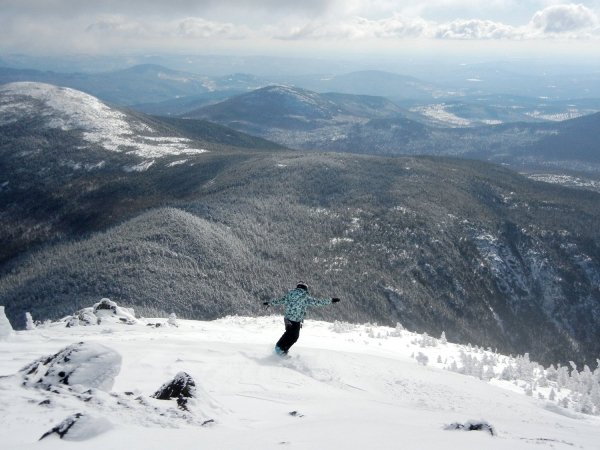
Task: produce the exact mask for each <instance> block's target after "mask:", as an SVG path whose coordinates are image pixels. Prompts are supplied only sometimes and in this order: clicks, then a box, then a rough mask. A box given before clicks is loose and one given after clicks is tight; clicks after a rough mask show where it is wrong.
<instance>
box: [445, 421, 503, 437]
mask: <svg viewBox="0 0 600 450" xmlns="http://www.w3.org/2000/svg"><path fill="white" fill-rule="evenodd" d="M444 429H445V430H464V431H487V432H488V433H490V434H491V435H492V436H494V435H495V434H496V432H495V431H494V427H492V426H491V425H490V424H489V423H487V422H484V421H471V420H470V421H468V422H465V423H458V422H454V423H451V424H450V425H446V426H445V427H444Z"/></svg>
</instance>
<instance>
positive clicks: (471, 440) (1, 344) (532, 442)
mask: <svg viewBox="0 0 600 450" xmlns="http://www.w3.org/2000/svg"><path fill="white" fill-rule="evenodd" d="M91 315H93V316H94V317H95V318H94V317H91ZM80 316H82V317H83V319H82V320H79V317H80ZM75 317H77V318H78V321H77V322H75V321H74V320H73V318H75ZM86 317H87V319H86ZM82 325H87V326H82ZM282 331H283V321H282V318H281V316H270V317H258V318H248V317H227V318H223V319H219V320H215V321H209V322H203V321H191V320H182V319H178V318H176V317H175V316H174V315H171V316H170V317H169V318H158V319H143V318H135V317H134V316H133V311H132V310H130V309H127V308H122V307H120V306H118V305H116V304H115V303H114V302H111V301H110V300H108V299H103V300H102V301H100V302H99V303H97V304H96V305H94V306H93V307H91V308H86V309H84V310H81V311H79V312H77V313H75V314H73V315H72V316H69V317H67V318H65V319H63V320H61V321H57V322H54V323H46V324H38V326H37V327H36V328H35V329H31V330H27V331H16V332H15V333H14V335H12V336H10V337H8V338H6V339H5V340H3V341H0V375H1V377H0V420H1V421H2V422H1V423H2V428H3V438H2V448H3V449H4V448H6V449H14V448H19V449H28V448H38V447H39V446H40V445H42V444H43V445H44V447H43V448H48V449H53V448H61V449H62V448H64V446H65V445H66V443H64V442H62V441H63V440H69V441H71V445H77V448H89V449H105V448H122V447H123V446H124V445H126V446H127V447H128V448H129V449H131V450H134V449H137V448H139V449H164V448H192V447H193V448H203V449H240V448H261V449H279V448H282V447H283V448H286V447H290V448H299V449H331V448H344V449H361V450H363V449H365V448H378V449H397V448H406V449H444V448H448V449H450V448H452V449H456V448H460V449H461V450H469V449H473V450H475V449H477V450H479V449H482V448H485V449H506V448H511V449H539V448H555V449H561V448H565V449H566V448H582V449H597V448H598V429H599V428H598V427H599V426H600V417H598V416H596V415H594V414H599V413H600V410H599V409H598V408H599V407H600V406H598V405H600V403H598V404H596V403H594V402H595V401H596V400H598V399H596V398H595V397H594V395H596V396H598V395H600V394H599V391H598V386H599V385H600V369H596V370H595V371H594V372H592V371H591V370H590V369H587V368H584V370H582V371H581V372H577V371H576V370H574V369H573V368H571V370H570V371H569V370H568V369H567V368H565V367H558V368H555V367H552V368H549V369H546V370H545V369H543V368H542V367H541V366H539V365H537V364H536V363H534V362H532V361H530V360H529V358H528V357H527V355H524V356H521V357H517V358H512V357H508V356H504V355H499V354H497V353H495V352H493V351H492V350H491V349H487V350H484V349H482V348H477V347H472V346H468V345H467V346H465V345H457V344H452V343H449V342H448V341H447V339H446V337H445V334H444V333H442V332H441V335H440V337H439V338H435V337H432V336H428V335H426V334H417V333H413V332H410V331H407V330H405V329H404V328H403V327H402V326H401V325H400V324H398V325H397V326H396V327H395V328H390V327H382V326H377V325H374V324H364V325H356V324H350V323H345V322H335V323H327V322H320V321H313V320H307V321H306V322H305V324H304V327H303V329H302V332H301V336H300V340H299V341H298V343H297V344H296V345H295V346H294V347H292V349H291V351H290V357H289V358H283V359H282V358H281V357H279V356H276V355H274V354H273V345H274V342H276V340H277V339H278V338H279V336H280V334H281V333H282ZM71 356H73V357H71ZM36 364H37V365H36ZM94 367H95V368H96V369H97V370H92V368H94ZM33 369H35V370H33ZM30 372H31V373H30ZM69 373H73V374H74V375H72V376H68V374H69ZM25 377H29V379H28V380H26V379H25ZM37 379H43V380H44V381H43V382H42V383H36V382H35V380H37ZM65 380H66V381H65ZM169 380H171V381H169ZM24 381H26V382H25V383H24ZM27 381H30V382H27ZM38 384H40V386H37V385H38ZM111 386H112V388H111ZM594 386H595V387H594ZM101 388H102V389H101ZM103 389H104V390H103ZM586 389H589V391H590V392H591V395H587V396H584V394H583V392H584V391H585V390H586ZM594 389H595V390H594ZM163 394H164V395H163ZM584 397H585V398H584ZM42 437H44V439H43V441H42V442H41V443H38V440H39V439H40V438H42Z"/></svg>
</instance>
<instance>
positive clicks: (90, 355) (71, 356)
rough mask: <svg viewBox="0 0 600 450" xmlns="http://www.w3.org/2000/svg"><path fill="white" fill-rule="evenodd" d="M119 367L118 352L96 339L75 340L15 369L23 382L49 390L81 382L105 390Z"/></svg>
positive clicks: (110, 385)
mask: <svg viewBox="0 0 600 450" xmlns="http://www.w3.org/2000/svg"><path fill="white" fill-rule="evenodd" d="M120 369H121V355H119V354H118V353H117V352H115V351H114V350H112V349H110V348H108V347H105V346H104V345H101V344H96V343H85V342H79V343H77V344H72V345H70V346H68V347H65V348H64V349H62V350H61V351H59V352H58V353H56V354H54V355H52V356H45V357H42V358H40V359H38V360H36V361H34V362H32V363H31V364H29V365H27V366H25V367H24V368H23V369H21V370H20V371H19V372H20V373H21V374H22V376H23V384H24V385H25V386H28V387H36V388H40V389H46V390H49V391H52V390H55V389H54V388H55V387H57V386H60V385H63V386H75V385H82V386H85V387H88V388H96V389H100V390H104V391H109V390H110V389H111V388H112V386H113V384H114V379H115V376H116V375H117V374H118V373H119V371H120Z"/></svg>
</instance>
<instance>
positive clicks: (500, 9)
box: [0, 0, 600, 72]
mask: <svg viewBox="0 0 600 450" xmlns="http://www.w3.org/2000/svg"><path fill="white" fill-rule="evenodd" d="M1 8H2V15H1V18H0V30H2V31H0V36H1V37H2V39H1V42H2V44H1V45H0V58H7V57H9V56H11V55H19V54H22V55H28V56H30V57H34V58H38V60H39V59H40V58H48V59H56V60H61V59H62V60H68V59H76V58H85V57H89V58H90V59H91V60H93V59H97V60H98V59H101V58H104V59H105V60H106V61H109V60H110V59H111V58H112V59H114V60H117V59H122V60H124V61H125V62H126V60H127V58H128V57H129V58H131V60H132V63H135V62H136V60H137V59H140V57H144V56H145V57H147V56H148V55H156V56H164V55H170V56H179V57H182V56H183V55H209V56H213V57H214V56H215V55H224V56H225V57H230V58H231V57H238V58H254V57H257V56H261V57H262V56H264V57H269V58H282V57H283V58H286V59H287V58H292V59H294V58H299V59H306V58H308V59H317V60H318V59H323V64H324V65H325V66H327V67H324V71H330V70H331V69H330V68H329V67H328V65H330V64H331V63H332V62H335V63H337V64H338V65H339V63H346V65H347V66H348V67H349V68H350V69H351V68H352V67H350V66H354V67H355V68H356V69H360V68H361V67H362V68H367V67H368V68H373V69H381V70H390V71H395V72H403V71H402V70H401V69H402V67H403V65H410V64H412V65H415V64H435V63H436V62H438V61H439V62H441V63H447V62H450V61H453V62H456V63H458V64H460V63H467V64H471V63H477V62H490V61H506V60H508V61H516V62H519V61H521V62H531V61H533V62H535V63H536V64H546V65H548V64H550V65H557V66H560V65H563V64H566V65H574V66H578V65H581V67H582V68H583V67H584V66H594V67H598V66H600V45H598V44H600V0H587V1H579V2H577V3H571V2H559V1H555V0H527V1H516V0H495V1H491V2H486V3H485V4H483V3H482V2H475V1H472V0H433V1H428V2H420V3H417V4H416V5H415V4H414V2H408V1H388V0H377V1H363V0H354V1H341V0H326V1H317V0H310V1H306V2H301V3H299V2H293V1H287V0H283V1H278V2H275V1H273V0H257V1H252V2H250V1H245V0H233V1H229V2H227V3H226V4H222V3H221V2H216V1H213V0H201V1H191V0H172V1H169V2H164V1H159V0H151V1H143V2H141V1H130V2H117V1H114V0H109V1H103V2H89V1H75V0H50V1H39V0H37V1H36V0H4V1H2V6H1ZM9 62H10V58H9ZM124 65H126V64H124V63H120V65H119V66H120V67H123V66H124ZM131 65H133V64H131ZM317 67H318V66H317ZM179 68H180V69H181V67H179ZM99 69H100V68H99Z"/></svg>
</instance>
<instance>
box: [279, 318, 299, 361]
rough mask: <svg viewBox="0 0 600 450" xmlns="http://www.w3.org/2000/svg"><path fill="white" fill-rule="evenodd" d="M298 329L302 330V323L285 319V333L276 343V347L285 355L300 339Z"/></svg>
mask: <svg viewBox="0 0 600 450" xmlns="http://www.w3.org/2000/svg"><path fill="white" fill-rule="evenodd" d="M300 328H302V322H294V321H292V320H289V319H285V333H283V335H282V336H281V338H279V340H278V341H277V344H276V345H277V347H279V348H280V349H281V350H283V351H284V352H285V353H287V352H288V350H289V349H290V347H291V346H292V345H294V344H295V343H296V341H297V340H298V337H300Z"/></svg>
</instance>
